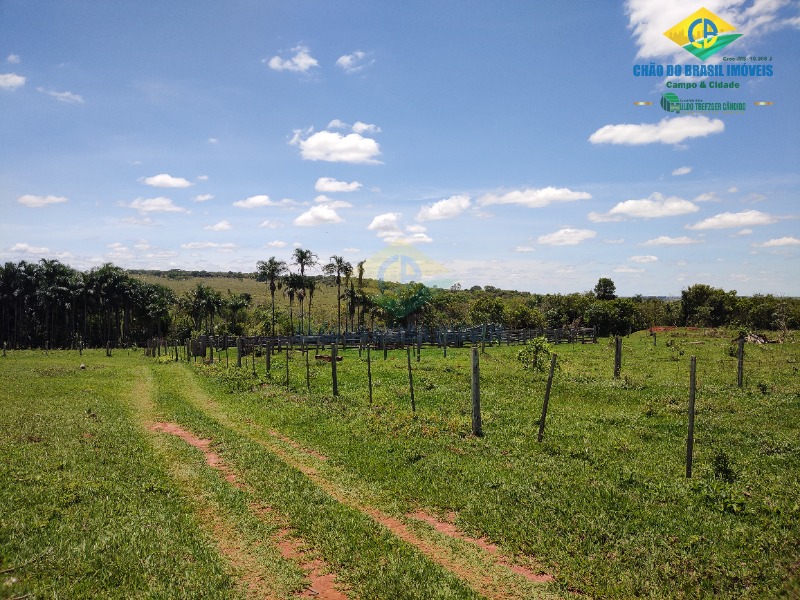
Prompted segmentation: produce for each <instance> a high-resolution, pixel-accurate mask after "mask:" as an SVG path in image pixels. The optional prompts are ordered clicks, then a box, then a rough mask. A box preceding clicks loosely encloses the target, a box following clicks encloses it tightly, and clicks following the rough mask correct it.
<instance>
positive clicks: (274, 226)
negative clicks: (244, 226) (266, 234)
mask: <svg viewBox="0 0 800 600" xmlns="http://www.w3.org/2000/svg"><path fill="white" fill-rule="evenodd" d="M258 226H259V227H264V228H265V229H277V228H278V227H280V226H281V224H280V223H278V222H277V221H261V223H260V224H259V225H258Z"/></svg>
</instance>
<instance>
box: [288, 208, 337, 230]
mask: <svg viewBox="0 0 800 600" xmlns="http://www.w3.org/2000/svg"><path fill="white" fill-rule="evenodd" d="M343 220H344V219H342V217H340V216H339V215H338V214H336V211H335V210H334V209H333V208H331V207H330V206H328V205H327V204H320V205H318V206H312V207H311V208H309V209H308V210H307V211H306V212H304V213H303V214H302V215H300V216H299V217H297V218H296V219H295V220H294V224H295V225H298V226H300V227H316V226H317V225H323V224H325V223H341V222H342V221H343Z"/></svg>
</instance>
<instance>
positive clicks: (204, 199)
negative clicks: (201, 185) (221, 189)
mask: <svg viewBox="0 0 800 600" xmlns="http://www.w3.org/2000/svg"><path fill="white" fill-rule="evenodd" d="M213 199H214V194H200V195H199V196H195V197H194V201H195V202H208V201H209V200H213Z"/></svg>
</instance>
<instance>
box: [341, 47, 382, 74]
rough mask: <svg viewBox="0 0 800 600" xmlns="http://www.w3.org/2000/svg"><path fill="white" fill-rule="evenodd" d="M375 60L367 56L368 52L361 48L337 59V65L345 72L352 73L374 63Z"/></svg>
mask: <svg viewBox="0 0 800 600" xmlns="http://www.w3.org/2000/svg"><path fill="white" fill-rule="evenodd" d="M374 62H375V60H370V59H368V58H367V54H366V53H365V52H362V51H361V50H356V51H355V52H353V53H352V54H345V55H343V56H340V57H339V58H337V59H336V66H337V67H339V68H341V69H342V70H343V71H344V72H345V73H347V74H352V73H358V72H359V71H362V70H364V69H365V68H366V67H369V66H370V65H372V64H374Z"/></svg>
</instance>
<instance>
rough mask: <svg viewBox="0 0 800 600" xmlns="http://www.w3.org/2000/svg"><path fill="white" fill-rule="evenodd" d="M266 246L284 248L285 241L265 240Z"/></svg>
mask: <svg viewBox="0 0 800 600" xmlns="http://www.w3.org/2000/svg"><path fill="white" fill-rule="evenodd" d="M266 247H267V248H285V247H286V242H284V241H281V240H273V241H271V242H267V246H266Z"/></svg>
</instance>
